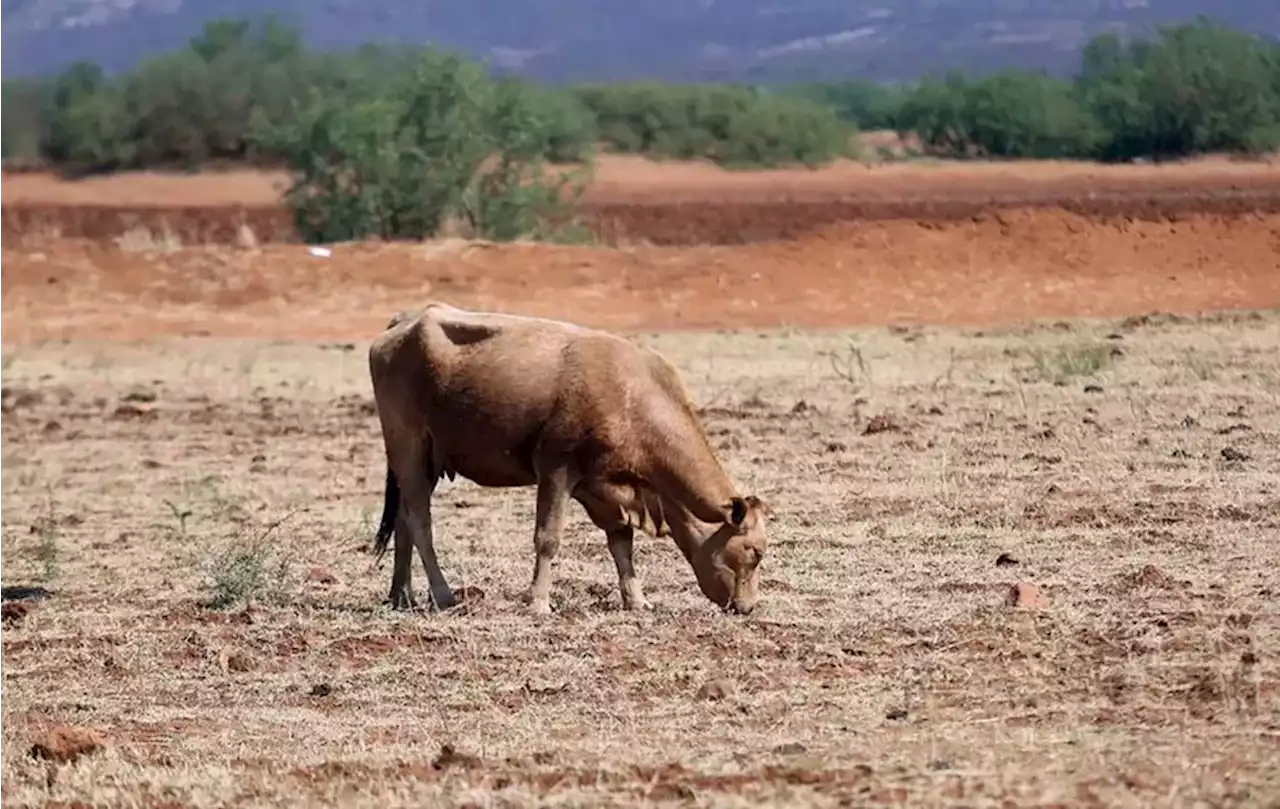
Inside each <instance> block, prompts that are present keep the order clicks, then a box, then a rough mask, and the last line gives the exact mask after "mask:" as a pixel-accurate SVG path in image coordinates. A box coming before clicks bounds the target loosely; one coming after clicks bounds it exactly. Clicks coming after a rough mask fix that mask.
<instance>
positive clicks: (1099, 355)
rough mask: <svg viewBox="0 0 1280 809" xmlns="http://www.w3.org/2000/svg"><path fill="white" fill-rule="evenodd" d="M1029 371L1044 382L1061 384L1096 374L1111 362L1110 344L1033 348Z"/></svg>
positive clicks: (1105, 368) (1109, 365) (1106, 367)
mask: <svg viewBox="0 0 1280 809" xmlns="http://www.w3.org/2000/svg"><path fill="white" fill-rule="evenodd" d="M1030 356H1031V372H1032V373H1033V375H1034V376H1035V377H1037V378H1039V379H1041V380H1043V381H1045V382H1051V383H1053V384H1055V385H1063V384H1066V383H1067V382H1068V381H1070V380H1072V379H1077V378H1086V377H1092V376H1097V375H1098V374H1100V373H1101V372H1103V371H1105V370H1107V369H1108V368H1110V367H1111V364H1112V354H1111V346H1106V345H1089V346H1073V347H1068V348H1059V349H1056V350H1052V351H1049V350H1033V351H1031V352H1030Z"/></svg>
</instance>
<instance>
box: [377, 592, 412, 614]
mask: <svg viewBox="0 0 1280 809" xmlns="http://www.w3.org/2000/svg"><path fill="white" fill-rule="evenodd" d="M384 603H387V604H390V605H391V609H393V610H395V611H397V612H406V611H408V610H413V609H417V607H418V601H417V599H415V598H414V597H413V593H410V592H409V591H408V590H392V591H391V594H390V595H388V596H387V600H386V601H385V602H384Z"/></svg>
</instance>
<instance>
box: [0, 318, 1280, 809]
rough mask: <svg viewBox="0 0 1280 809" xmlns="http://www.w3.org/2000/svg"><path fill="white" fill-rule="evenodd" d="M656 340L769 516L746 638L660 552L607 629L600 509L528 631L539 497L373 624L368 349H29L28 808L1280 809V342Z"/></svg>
mask: <svg viewBox="0 0 1280 809" xmlns="http://www.w3.org/2000/svg"><path fill="white" fill-rule="evenodd" d="M652 342H654V343H655V344H657V345H659V346H660V347H662V348H664V349H666V350H667V351H669V352H670V354H671V355H672V356H673V358H674V359H676V360H677V361H678V363H679V364H680V365H681V367H682V369H683V370H684V372H685V374H686V378H687V380H688V382H689V384H690V387H691V388H692V389H693V392H694V394H695V396H696V398H697V399H698V400H699V401H700V402H701V403H702V404H703V405H704V406H705V407H706V413H705V418H706V423H707V426H708V430H709V432H710V433H711V435H712V438H713V442H714V443H715V444H716V445H717V446H718V447H719V448H720V451H721V452H722V454H723V457H724V458H725V459H726V463H727V465H728V467H729V468H730V470H731V472H732V474H734V476H735V477H736V478H737V479H738V480H739V481H740V482H741V483H742V485H743V487H744V489H746V490H749V491H753V492H756V493H759V494H760V495H762V496H764V497H765V498H767V499H768V500H769V501H770V502H771V503H772V504H773V505H774V507H775V509H776V510H777V517H776V518H775V521H774V523H773V527H772V550H771V553H770V555H769V556H768V557H767V559H766V562H765V586H764V599H765V600H764V602H763V603H762V608H761V610H760V611H758V612H757V613H756V614H755V615H753V616H752V617H750V618H748V619H745V620H743V619H732V618H729V617H726V616H721V615H719V614H717V613H716V611H715V610H714V608H713V607H711V606H710V605H709V604H707V603H705V602H704V600H703V599H702V597H701V596H700V595H698V594H697V592H696V588H694V587H693V583H692V576H691V574H690V572H689V570H688V569H687V566H686V564H685V563H684V561H683V559H682V558H681V557H680V555H679V553H678V552H677V551H676V550H675V549H674V547H672V546H671V545H670V544H669V543H666V542H657V541H652V540H650V541H646V542H644V543H642V544H640V545H638V550H637V553H638V557H639V558H638V564H639V566H640V569H641V576H642V577H643V578H644V580H645V582H646V589H647V593H648V594H649V596H650V598H651V599H652V600H653V601H654V602H655V603H656V604H657V605H658V609H657V611H656V613H655V614H653V615H645V616H635V615H631V614H628V613H625V612H622V611H621V610H620V609H619V597H618V594H617V588H616V585H615V582H614V573H613V568H612V563H611V562H610V561H609V559H608V554H607V551H606V549H605V545H604V541H603V538H602V537H600V536H599V535H598V534H597V532H595V531H594V530H593V529H591V528H590V527H589V524H588V523H587V521H586V520H585V517H582V516H581V515H578V517H577V519H576V520H575V522H574V523H573V525H572V527H571V533H570V536H569V538H568V539H567V541H566V543H565V546H564V547H563V549H562V551H561V562H560V566H559V572H558V578H557V582H556V585H555V596H554V601H553V603H554V606H555V609H556V612H555V614H554V616H552V617H551V618H550V619H548V620H541V621H539V620H535V619H532V618H530V617H527V616H526V615H525V614H524V612H523V611H522V608H521V604H520V602H519V597H520V595H521V592H522V590H523V588H524V586H525V585H526V583H527V580H528V578H529V575H530V571H531V566H532V555H531V549H530V546H531V539H530V537H531V532H532V492H531V491H528V490H517V491H494V490H481V489H478V488H477V487H474V486H472V485H470V484H465V483H455V484H446V485H445V486H444V488H443V489H442V490H441V492H440V493H439V495H438V505H437V508H436V519H437V526H438V530H437V534H438V536H439V547H440V552H441V555H442V561H443V563H444V565H445V569H446V573H447V574H448V575H449V576H450V580H451V582H452V583H453V584H454V586H455V587H459V586H467V587H471V588H476V589H475V590H474V591H473V598H472V600H471V602H470V604H469V607H468V609H467V611H465V612H463V613H461V614H448V615H421V614H418V615H393V614H390V613H388V612H387V611H386V609H385V608H384V607H381V606H379V602H380V600H381V599H382V597H383V596H384V594H385V592H386V590H387V586H388V583H389V577H390V571H389V565H387V566H384V567H383V568H382V569H379V570H371V569H370V564H371V562H370V557H369V556H368V555H367V554H365V553H362V550H363V549H364V547H365V546H366V545H367V543H368V541H369V539H370V537H371V535H372V530H373V523H374V522H375V521H376V518H377V514H378V509H380V507H381V488H380V486H381V482H382V477H381V472H382V468H383V467H382V455H381V448H380V439H379V436H378V428H377V423H376V418H375V417H374V415H373V411H372V409H371V401H370V396H369V392H368V391H369V389H368V382H367V371H366V367H365V361H364V355H363V353H362V351H363V346H355V347H352V346H348V345H328V346H321V345H314V344H308V345H302V344H288V343H265V342H247V341H241V342H236V341H216V340H212V339H203V340H199V339H192V340H184V341H174V342H170V343H166V344H153V345H149V346H142V345H139V346H134V347H131V346H123V345H119V346H113V345H108V344H96V345H86V344H48V345H46V346H43V347H39V348H31V347H27V348H15V349H12V350H11V355H10V356H8V357H6V358H5V371H4V384H5V396H4V407H5V415H4V419H3V440H4V460H3V463H4V476H3V494H4V501H5V502H4V506H5V508H4V511H3V545H2V549H3V571H4V572H3V578H4V583H5V585H6V586H12V585H31V584H37V583H43V584H44V586H47V587H48V588H49V589H50V590H51V591H52V594H51V595H50V596H49V597H48V598H46V599H44V600H40V601H37V602H35V603H34V606H33V607H32V609H31V612H30V613H29V614H28V615H27V616H26V617H25V618H24V619H23V620H22V622H21V623H20V624H18V625H14V626H9V625H6V627H5V628H4V630H3V661H4V677H3V697H4V700H3V741H4V745H3V776H4V785H3V793H4V794H3V797H4V801H5V804H6V805H15V806H17V805H35V804H42V803H45V802H46V801H77V800H78V801H90V802H93V803H95V804H98V805H103V804H112V805H160V804H164V805H168V806H176V805H184V804H189V805H199V806H213V805H219V806H225V805H255V806H262V805H281V806H295V805H299V804H302V803H339V802H340V803H342V804H344V805H377V806H380V807H387V806H400V805H423V804H424V803H426V804H431V805H462V804H471V805H503V806H523V805H533V804H535V803H536V804H539V805H542V804H550V805H576V806H599V805H619V806H622V805H625V806H634V805H638V804H644V803H684V804H691V805H710V806H735V805H746V804H749V803H751V804H754V803H758V802H761V801H769V802H781V803H790V804H805V805H819V806H830V805H837V804H852V805H862V804H867V803H881V802H889V803H910V804H940V803H951V804H954V803H963V804H965V805H970V806H991V805H1002V804H1003V805H1030V804H1034V805H1048V804H1055V803H1056V804H1060V805H1064V806H1065V805H1071V806H1090V805H1108V806H1153V805H1177V806H1193V805H1197V806H1202V805H1230V806H1264V805H1275V803H1274V802H1275V799H1276V797H1277V795H1278V794H1280V766H1278V765H1280V752H1278V751H1280V660H1278V659H1277V656H1276V654H1277V652H1276V650H1277V645H1278V644H1280V614H1278V613H1277V609H1276V606H1275V605H1276V597H1277V589H1280V584H1278V578H1277V574H1276V573H1275V567H1274V565H1275V562H1274V560H1275V559H1277V558H1280V516H1278V515H1280V434H1277V432H1276V430H1277V425H1278V424H1280V350H1278V349H1277V346H1280V317H1277V316H1276V315H1275V314H1262V315H1252V316H1249V315H1233V316H1223V317H1219V318H1216V319H1212V320H1208V321H1201V322H1194V323H1193V322H1175V323H1169V322H1161V323H1155V322H1145V323H1139V322H1135V323H1130V324H1127V325H1118V324H1114V323H1112V324H1096V323H1095V324H1077V325H1074V326H1071V327H1063V328H1056V329H1055V328H1040V329H1033V330H1025V331H1009V332H1005V333H1000V334H994V333H989V334H986V335H974V334H959V333H956V332H949V331H939V330H932V329H929V330H911V331H903V330H896V331H888V332H887V331H875V332H862V333H858V334H854V335H849V334H836V333H827V334H815V333H807V332H794V331H793V332H771V333H762V334H736V335H730V334H723V335H667V336H655V337H653V338H652ZM851 346H853V347H856V354H857V361H856V362H854V361H852V360H850V361H849V362H846V363H845V364H843V365H842V364H841V363H840V362H838V361H833V360H832V358H837V359H838V358H842V357H843V358H846V359H848V358H851V357H853V356H854V353H853V351H852V349H851V348H850V347H851ZM1097 346H1103V347H1105V352H1104V353H1103V354H1095V353H1094V352H1095V351H1097V350H1098V349H1096V348H1095V347H1097ZM1113 348H1114V349H1117V352H1115V354H1114V355H1113V352H1112V350H1111V349H1113ZM7 350H9V349H7ZM841 368H843V369H845V372H843V373H842V372H841V371H840V369H841ZM1209 371H1211V373H1209ZM1056 383H1061V384H1056ZM1086 386H1088V391H1086ZM50 547H53V548H56V550H55V551H50V550H49V549H50ZM255 554H257V555H255ZM1002 554H1005V555H1007V557H1011V558H1012V559H1013V560H1016V564H1009V563H1008V559H1006V560H1005V563H1004V564H1001V565H997V563H996V560H997V558H998V557H1000V556H1001V555H1002ZM51 556H52V557H53V558H54V559H55V561H56V564H53V565H50V564H49V562H48V559H49V558H50V557H51ZM246 558H249V559H251V560H256V561H250V562H245V561H244V560H245V559H246ZM236 564H240V567H237V566H236ZM245 565H248V567H247V568H245ZM254 565H257V567H254ZM277 565H278V566H277ZM313 568H321V569H319V570H316V569H313ZM245 569H247V570H248V571H249V573H248V574H246V573H245V572H244V570H245ZM229 570H232V571H237V570H238V571H240V572H236V573H233V574H229V573H228V571H229ZM219 572H220V575H222V577H223V582H222V585H218V581H219V579H218V577H217V575H215V574H219ZM277 573H279V575H278V576H277V575H276V574H277ZM227 576H231V577H232V579H234V581H235V582H237V584H236V585H235V586H234V587H230V588H229V590H233V591H234V592H233V593H231V596H229V597H228V598H226V599H223V603H222V605H221V606H222V609H215V608H213V607H212V606H210V604H209V602H210V601H211V599H214V597H215V596H216V595H217V594H218V593H219V592H229V590H228V586H227V584H226V577H227ZM246 576H247V578H245V577H246ZM237 577H239V578H237ZM1018 580H1026V581H1031V582H1034V583H1036V584H1038V585H1039V586H1040V587H1042V588H1043V589H1044V591H1045V592H1046V593H1047V595H1048V596H1049V598H1050V603H1049V605H1048V606H1047V607H1045V608H1043V609H1031V610H1024V609H1013V608H1009V607H1006V606H1004V604H1003V597H1004V594H1005V590H1006V588H1007V587H1008V586H1009V584H1010V583H1011V582H1014V581H1018ZM416 584H417V586H419V587H420V588H421V587H422V585H423V576H422V575H421V572H420V571H419V573H418V575H417V577H416ZM220 586H221V588H222V590H221V591H220V590H219V587H220ZM246 599H247V600H248V601H247V605H246ZM54 722H65V723H69V724H71V725H76V726H83V727H88V728H93V729H97V730H100V731H102V732H103V733H104V734H105V736H106V739H107V742H106V748H105V750H104V751H102V752H100V753H98V754H96V755H90V756H88V757H86V758H83V759H81V760H80V761H78V762H76V763H73V764H66V765H61V766H58V767H55V766H54V765H51V764H48V763H45V762H37V761H35V760H33V759H30V758H28V757H27V750H28V748H29V747H30V746H31V741H32V738H33V736H34V735H35V734H36V733H38V732H39V731H40V730H42V729H43V728H45V727H47V726H48V725H50V724H51V723H54ZM443 745H450V746H451V748H452V749H453V750H454V751H456V752H453V753H449V754H445V755H441V753H440V751H441V748H442V746H443Z"/></svg>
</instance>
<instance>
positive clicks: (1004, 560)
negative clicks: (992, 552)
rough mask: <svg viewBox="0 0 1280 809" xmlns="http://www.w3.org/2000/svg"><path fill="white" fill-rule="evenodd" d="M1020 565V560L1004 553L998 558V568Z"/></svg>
mask: <svg viewBox="0 0 1280 809" xmlns="http://www.w3.org/2000/svg"><path fill="white" fill-rule="evenodd" d="M1016 564H1018V560H1017V559H1015V558H1013V557H1012V556H1010V555H1009V554H1007V553H1002V554H1000V555H999V556H997V557H996V567H1010V566H1011V565H1016Z"/></svg>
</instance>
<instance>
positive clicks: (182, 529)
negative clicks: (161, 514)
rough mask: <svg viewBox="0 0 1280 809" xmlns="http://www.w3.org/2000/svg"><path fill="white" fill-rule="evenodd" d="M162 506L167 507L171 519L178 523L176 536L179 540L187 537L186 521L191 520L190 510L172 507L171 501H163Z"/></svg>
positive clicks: (182, 507)
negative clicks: (171, 516) (171, 515)
mask: <svg viewBox="0 0 1280 809" xmlns="http://www.w3.org/2000/svg"><path fill="white" fill-rule="evenodd" d="M164 504H165V505H166V506H168V507H169V511H170V512H171V513H172V514H173V519H174V521H175V522H176V523H178V530H177V532H176V533H177V535H178V538H179V539H182V538H185V537H186V536H187V520H188V519H190V518H191V509H189V508H186V507H185V506H177V505H174V504H173V502H172V501H170V500H165V501H164Z"/></svg>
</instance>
